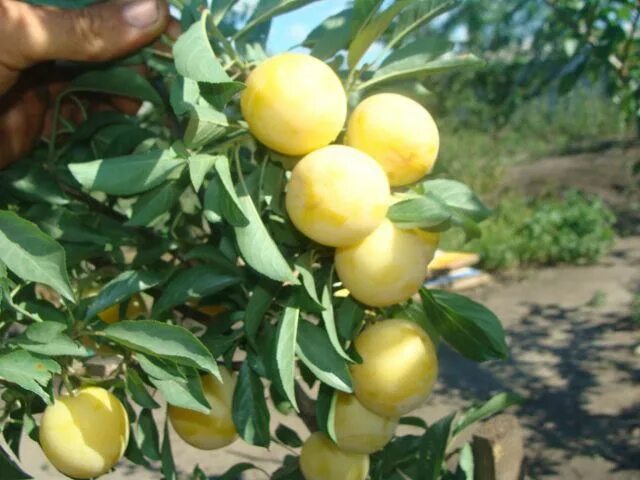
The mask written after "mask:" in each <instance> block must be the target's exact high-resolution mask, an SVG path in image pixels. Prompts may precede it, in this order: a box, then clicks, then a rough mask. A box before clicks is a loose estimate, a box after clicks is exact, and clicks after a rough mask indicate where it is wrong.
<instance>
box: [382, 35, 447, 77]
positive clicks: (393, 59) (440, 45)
mask: <svg viewBox="0 0 640 480" xmlns="http://www.w3.org/2000/svg"><path fill="white" fill-rule="evenodd" d="M451 47H452V44H451V42H450V41H449V40H448V39H446V38H443V37H433V36H428V37H420V38H417V39H416V40H414V41H413V42H411V43H408V44H407V45H405V46H403V47H401V48H398V49H396V50H394V51H393V52H391V53H390V54H389V55H388V56H387V57H386V58H385V59H384V61H383V62H382V64H381V65H380V68H389V69H390V70H399V69H401V68H402V67H403V66H409V67H410V66H411V65H415V64H417V63H419V62H420V61H422V62H424V63H426V62H428V61H430V60H433V59H434V58H436V57H439V56H441V55H443V54H444V53H446V52H447V50H449V49H450V48H451Z"/></svg>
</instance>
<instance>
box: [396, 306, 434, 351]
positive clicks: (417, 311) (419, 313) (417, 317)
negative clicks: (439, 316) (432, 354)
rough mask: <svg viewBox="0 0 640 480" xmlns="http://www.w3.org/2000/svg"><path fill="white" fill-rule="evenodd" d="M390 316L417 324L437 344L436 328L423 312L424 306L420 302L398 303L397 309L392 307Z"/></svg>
mask: <svg viewBox="0 0 640 480" xmlns="http://www.w3.org/2000/svg"><path fill="white" fill-rule="evenodd" d="M391 316H392V318H402V319H405V320H410V321H412V322H413V323H415V324H417V325H419V326H420V328H422V329H423V330H424V331H425V332H427V333H428V334H429V337H430V338H431V341H432V342H433V344H434V345H438V342H440V334H439V333H438V331H437V330H436V327H435V326H434V325H433V322H432V321H431V319H430V318H429V317H428V316H427V314H426V313H425V311H424V306H423V305H422V304H421V303H419V302H414V301H413V300H411V301H410V302H408V303H406V304H404V305H399V306H398V307H397V309H394V312H393V313H392V315H391Z"/></svg>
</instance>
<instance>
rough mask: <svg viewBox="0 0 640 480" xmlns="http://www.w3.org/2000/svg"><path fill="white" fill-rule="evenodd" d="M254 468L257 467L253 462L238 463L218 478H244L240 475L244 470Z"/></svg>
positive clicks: (221, 479)
mask: <svg viewBox="0 0 640 480" xmlns="http://www.w3.org/2000/svg"><path fill="white" fill-rule="evenodd" d="M254 468H256V467H255V465H253V464H251V463H236V464H235V465H234V466H233V467H231V468H230V469H229V470H227V471H226V472H224V473H223V474H222V475H221V476H219V477H217V480H238V479H240V478H242V476H241V475H240V474H241V473H242V472H246V471H247V470H252V469H254Z"/></svg>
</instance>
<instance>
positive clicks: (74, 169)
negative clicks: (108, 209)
mask: <svg viewBox="0 0 640 480" xmlns="http://www.w3.org/2000/svg"><path fill="white" fill-rule="evenodd" d="M185 163H186V161H185V160H184V159H181V158H176V155H175V152H174V151H173V150H166V151H163V150H149V151H148V152H143V153H134V154H132V155H127V156H124V157H114V158H107V159H103V160H94V161H92V162H83V163H71V164H69V170H70V171H71V174H72V175H73V176H74V177H75V179H76V180H77V181H78V182H79V183H80V184H81V185H82V186H83V187H85V188H87V189H88V190H92V191H100V192H105V193H108V194H110V195H135V194H137V193H142V192H146V191H147V190H150V189H152V188H153V187H156V186H158V185H160V184H161V183H162V182H164V181H165V180H166V179H167V178H168V177H169V176H170V175H171V174H172V173H174V172H175V171H176V170H177V169H178V167H184V165H185ZM123 172H126V175H123Z"/></svg>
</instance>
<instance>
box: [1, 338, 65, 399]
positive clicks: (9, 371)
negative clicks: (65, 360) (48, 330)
mask: <svg viewBox="0 0 640 480" xmlns="http://www.w3.org/2000/svg"><path fill="white" fill-rule="evenodd" d="M60 372H61V369H60V365H58V364H57V363H56V362H55V361H53V360H52V359H50V358H47V357H44V356H40V355H35V354H31V353H29V352H27V351H25V350H15V351H13V352H9V353H5V354H2V355H0V378H3V379H5V380H6V381H8V382H11V383H15V384H16V385H19V386H21V387H22V388H24V389H25V390H29V391H30V392H33V393H35V394H36V395H38V396H39V397H40V398H42V400H44V402H45V403H46V404H51V403H52V401H53V398H52V397H51V394H50V392H49V391H45V390H44V388H43V387H47V386H48V384H49V381H50V380H51V377H52V376H53V374H55V373H60Z"/></svg>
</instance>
